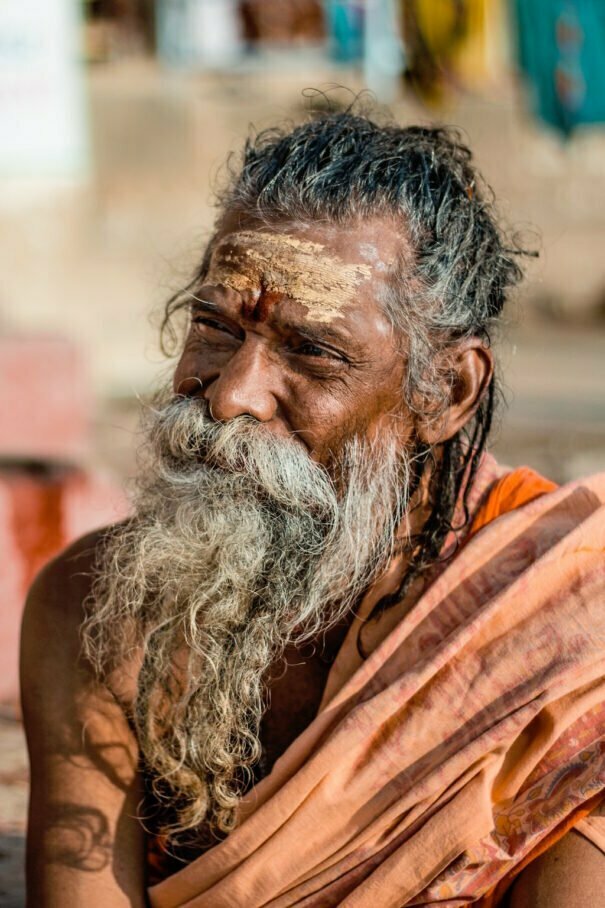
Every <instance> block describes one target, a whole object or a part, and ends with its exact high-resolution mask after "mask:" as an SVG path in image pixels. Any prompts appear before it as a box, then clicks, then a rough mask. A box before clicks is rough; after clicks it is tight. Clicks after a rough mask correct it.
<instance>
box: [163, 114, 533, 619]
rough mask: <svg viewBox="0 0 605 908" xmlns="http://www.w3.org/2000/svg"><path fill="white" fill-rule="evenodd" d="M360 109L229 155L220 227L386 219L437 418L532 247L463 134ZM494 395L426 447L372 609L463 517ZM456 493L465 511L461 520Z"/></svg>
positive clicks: (417, 405)
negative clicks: (411, 503)
mask: <svg viewBox="0 0 605 908" xmlns="http://www.w3.org/2000/svg"><path fill="white" fill-rule="evenodd" d="M354 106H355V105H353V106H352V107H351V108H349V109H348V110H347V111H344V112H342V111H340V112H338V111H337V112H323V113H320V114H319V115H317V114H316V115H313V116H312V118H311V119H310V120H309V121H308V122H305V123H303V124H302V125H299V126H296V127H295V128H292V129H289V130H284V129H269V130H265V131H263V132H260V133H259V134H257V135H254V136H252V137H250V138H249V139H248V140H247V141H246V143H245V146H244V149H243V154H242V155H241V157H240V158H238V159H235V158H232V159H231V160H230V161H229V164H228V174H229V180H228V182H227V185H226V188H225V189H224V190H223V191H222V192H221V193H220V194H219V195H218V208H219V215H218V218H217V222H216V233H215V236H216V235H217V233H218V232H219V231H220V229H221V225H222V223H223V222H224V220H225V218H226V217H227V216H228V215H233V214H234V213H235V214H239V215H241V218H242V221H245V220H246V219H251V220H252V221H253V222H258V223H260V224H262V225H268V226H277V227H279V226H285V225H288V224H297V223H298V224H309V223H314V222H316V223H322V224H334V225H341V226H343V227H346V226H348V225H351V224H353V223H359V222H362V221H363V220H364V219H369V218H379V217H382V218H386V219H388V220H389V222H390V223H391V224H392V225H393V229H394V230H396V231H398V232H399V234H400V236H401V240H402V253H401V256H400V259H399V261H398V262H397V263H396V264H395V265H394V267H393V269H392V272H391V275H390V281H389V282H388V291H387V292H386V293H385V295H384V298H383V299H382V300H381V303H382V305H383V307H384V310H385V312H386V313H387V315H388V317H389V319H390V320H391V323H392V325H393V326H394V328H395V329H397V330H398V331H399V332H400V335H401V336H402V337H403V338H404V339H405V343H406V354H407V370H406V377H405V387H404V389H403V390H404V393H405V398H406V402H407V405H408V407H410V409H411V411H412V412H413V413H414V414H416V416H417V417H418V419H424V420H426V418H427V414H429V415H430V419H431V420H435V421H437V420H439V418H440V417H441V416H443V414H444V412H445V410H446V409H447V406H448V403H449V401H450V399H451V394H452V390H453V387H454V381H455V376H454V374H453V372H452V370H451V368H450V369H448V365H447V364H448V356H447V354H448V352H450V353H451V352H453V351H455V348H456V347H457V345H458V344H460V343H461V342H462V341H464V339H466V338H469V337H478V338H480V339H481V340H482V341H483V342H484V343H485V345H486V346H489V345H490V344H491V335H492V331H493V328H494V326H495V324H496V322H497V320H498V317H499V316H500V314H501V312H502V309H503V307H504V304H505V301H506V299H507V297H508V296H509V293H510V291H511V289H512V288H513V287H514V286H515V285H516V284H517V283H518V282H519V281H520V280H521V278H522V275H523V272H522V269H521V267H520V263H519V261H520V256H524V255H535V253H534V252H531V251H529V250H527V249H524V248H523V246H522V245H521V244H520V242H519V241H518V239H517V238H516V237H514V236H508V235H507V233H506V232H505V230H504V229H503V228H502V227H501V226H500V224H499V219H498V216H497V213H496V211H495V207H494V199H493V193H492V191H491V190H490V188H489V187H488V186H487V185H486V184H485V183H484V181H483V179H482V177H481V176H480V174H479V173H478V171H477V170H476V168H475V167H474V165H473V163H472V154H471V152H470V150H469V148H468V147H467V146H466V145H465V144H464V141H463V139H462V136H461V134H460V132H459V131H457V130H456V129H453V128H449V127H427V126H407V127H400V126H398V125H396V124H395V123H393V122H386V123H381V122H378V121H377V119H376V118H375V117H373V116H372V115H371V114H367V113H365V112H362V113H358V112H355V111H354V109H353V108H354ZM213 240H214V237H213V238H211V240H210V243H209V245H208V248H207V250H206V254H205V256H204V259H203V261H202V263H201V265H200V268H199V269H198V271H197V273H196V274H195V276H194V278H193V280H192V282H191V283H190V284H189V285H188V286H187V287H186V288H185V289H184V290H183V291H180V292H179V293H177V294H175V296H174V297H173V298H172V299H171V300H169V301H168V304H167V307H166V310H165V315H164V321H163V326H162V327H163V330H165V331H167V332H168V333H169V335H170V339H171V340H172V341H174V340H175V338H176V335H175V334H174V330H173V329H172V327H171V320H172V316H173V315H174V313H175V312H176V311H177V310H179V309H181V308H184V307H186V306H187V305H188V303H189V296H190V294H191V291H192V289H193V287H194V286H195V285H196V284H197V283H198V281H200V280H201V279H203V277H204V274H205V272H206V270H207V268H208V263H209V259H210V255H211V252H212V248H213ZM450 362H451V360H450ZM497 396H498V385H497V378H496V376H494V377H493V378H492V380H491V382H490V384H489V387H488V388H487V389H486V392H485V394H484V396H483V399H482V400H481V401H480V403H479V406H478V408H477V410H476V412H475V415H474V417H473V418H472V419H471V420H470V422H469V423H467V425H466V426H464V428H463V429H462V430H461V431H459V432H458V433H457V434H456V435H455V436H454V437H453V438H450V439H448V440H447V441H445V442H443V443H441V444H439V445H437V446H435V447H433V448H430V447H428V446H426V445H423V444H421V443H420V442H417V449H416V457H415V462H416V476H415V482H416V485H419V484H420V480H421V478H422V477H423V475H425V476H426V474H425V471H426V470H430V471H431V474H430V481H429V499H430V513H429V517H428V519H427V520H426V522H425V524H424V526H423V528H422V530H421V531H420V533H419V534H418V535H416V536H415V537H414V538H413V539H412V540H410V543H409V545H410V553H409V554H410V567H409V569H408V572H407V574H406V577H405V578H404V580H403V583H402V585H401V587H400V589H399V590H397V591H396V592H395V593H394V594H392V595H391V596H388V597H385V598H384V599H382V600H381V601H380V602H379V603H378V605H377V606H376V607H375V611H374V612H373V616H374V615H375V614H376V613H377V612H379V611H382V610H384V609H385V608H388V607H390V606H391V605H393V604H395V603H397V602H399V601H400V600H401V598H402V596H403V595H404V594H405V592H406V590H407V588H408V587H409V585H410V583H411V581H412V580H413V579H414V578H415V577H417V576H418V575H419V574H422V573H423V572H424V571H426V570H427V568H429V567H430V566H431V565H433V564H434V563H435V562H436V561H437V560H438V559H439V558H440V556H441V553H442V547H443V543H444V540H445V539H446V537H447V535H448V534H449V533H450V532H451V531H452V530H453V531H454V532H455V533H456V534H461V533H462V531H463V530H464V529H465V527H466V526H467V525H468V523H469V519H470V518H469V508H468V494H469V491H470V488H471V486H472V481H473V478H474V476H475V474H476V471H477V468H478V465H479V463H480V461H481V457H482V454H483V452H484V451H485V448H486V444H487V439H488V435H489V431H490V427H491V425H492V421H493V417H494V407H495V402H496V400H497ZM459 502H461V503H462V509H461V510H462V518H461V520H460V521H459V523H458V524H457V525H454V520H455V514H456V513H459V511H457V504H458V503H459ZM371 617H372V616H371Z"/></svg>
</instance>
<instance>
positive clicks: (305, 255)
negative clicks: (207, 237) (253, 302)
mask: <svg viewBox="0 0 605 908" xmlns="http://www.w3.org/2000/svg"><path fill="white" fill-rule="evenodd" d="M309 233H311V235H309ZM378 239H379V238H378V237H374V236H372V235H371V232H370V235H369V236H368V235H366V233H365V232H361V233H360V235H359V237H356V236H351V235H347V234H345V233H343V231H342V230H335V229H332V230H328V229H325V228H324V229H323V230H317V229H316V230H314V231H312V232H311V231H307V232H305V231H298V232H297V233H296V234H294V233H289V232H275V231H266V230H265V231H263V230H236V231H233V232H231V233H228V234H226V235H224V236H222V237H220V238H219V240H218V241H217V243H216V245H215V247H214V249H213V253H212V257H211V260H210V268H209V271H208V274H207V278H206V279H207V280H208V281H209V282H211V283H218V284H221V285H223V286H226V287H228V288H230V289H233V290H235V291H237V292H240V293H243V292H252V293H254V294H261V293H272V294H276V295H278V296H283V297H287V298H289V299H292V300H295V301H296V302H298V303H300V304H301V305H303V306H304V307H305V309H306V310H307V315H308V317H309V318H310V319H312V320H315V321H332V320H333V319H334V318H336V317H338V315H340V314H341V313H342V311H343V309H344V308H345V307H347V305H350V304H352V303H353V302H354V301H355V300H356V299H357V298H358V296H359V293H360V290H364V291H365V294H366V295H367V294H372V293H373V292H375V291H377V290H378V286H377V285H378V284H379V283H383V282H384V281H385V280H386V277H387V274H388V273H389V271H390V267H391V265H392V264H393V260H394V250H393V249H390V248H389V249H387V254H386V255H385V254H384V252H383V250H382V249H381V246H380V244H379V243H378Z"/></svg>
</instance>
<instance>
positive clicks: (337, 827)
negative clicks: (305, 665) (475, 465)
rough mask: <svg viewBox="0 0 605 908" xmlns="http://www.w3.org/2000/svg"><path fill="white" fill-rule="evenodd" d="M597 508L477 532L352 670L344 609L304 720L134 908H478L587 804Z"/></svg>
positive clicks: (603, 582) (572, 503) (591, 768)
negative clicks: (203, 842) (201, 840)
mask: <svg viewBox="0 0 605 908" xmlns="http://www.w3.org/2000/svg"><path fill="white" fill-rule="evenodd" d="M495 476H496V472H495V467H494V462H493V461H491V459H490V460H489V461H488V462H487V463H486V464H484V467H483V470H482V472H481V475H480V477H479V480H478V482H477V483H476V488H475V489H474V495H475V506H477V504H478V503H479V499H481V496H483V498H485V492H486V490H488V489H489V486H490V485H491V484H493V481H494V478H495ZM604 502H605V474H603V475H600V476H596V477H593V478H591V479H587V480H583V481H581V482H576V483H572V484H570V485H567V486H564V487H562V488H559V489H556V490H554V491H549V492H548V493H547V494H543V495H541V496H540V497H538V498H536V499H534V500H533V501H530V502H529V503H528V504H525V505H523V506H522V507H517V508H516V509H515V510H512V511H509V512H508V513H505V514H504V515H502V516H500V517H499V518H498V519H497V520H492V521H491V522H489V523H487V525H485V526H483V527H482V529H480V530H479V531H478V532H476V533H474V534H473V535H472V538H470V539H469V540H467V542H466V544H465V545H464V546H463V547H462V549H461V551H459V552H458V553H457V555H456V557H455V558H453V559H452V560H451V561H450V562H449V564H448V566H447V567H446V568H445V570H443V572H442V573H441V574H440V575H439V576H438V577H437V579H436V580H434V582H433V583H432V584H431V585H430V586H429V587H428V589H427V590H426V591H425V592H424V593H423V594H422V596H421V597H420V599H419V600H418V601H417V603H416V604H415V605H414V606H413V607H412V608H411V609H410V610H409V611H408V612H407V613H400V614H399V615H397V614H396V609H393V610H391V612H386V613H385V615H384V616H383V618H381V619H380V620H379V621H378V622H372V623H369V624H367V625H366V626H365V627H364V649H365V650H366V651H368V650H369V651H370V655H369V657H368V658H367V659H366V660H365V661H362V660H361V658H360V656H359V654H358V652H357V648H356V646H355V638H356V636H357V633H358V631H359V628H360V622H363V620H364V615H367V614H368V612H369V610H370V607H371V603H370V604H368V605H366V606H365V608H364V605H363V604H362V606H361V608H360V615H359V618H358V619H356V621H355V622H354V623H353V625H352V627H351V630H350V631H349V634H348V635H347V638H346V639H345V641H344V643H343V645H342V647H341V650H340V651H339V654H338V656H337V659H336V662H335V663H334V665H333V667H332V670H331V673H330V676H329V678H328V682H327V686H326V691H325V694H324V698H323V701H322V704H321V707H320V710H319V713H318V715H317V717H316V719H315V720H314V721H313V722H312V723H311V725H310V726H309V727H308V728H307V729H306V730H305V731H304V732H303V734H301V735H300V736H299V737H298V738H297V739H296V740H295V741H294V743H293V744H292V745H291V746H290V747H289V748H288V750H287V751H286V752H285V754H284V755H283V756H282V757H281V758H280V759H279V760H278V761H277V763H276V764H275V766H274V768H273V771H272V772H271V773H270V775H268V776H267V777H266V778H265V779H263V780H262V781H261V782H260V783H259V784H258V785H256V786H255V788H254V789H252V791H251V792H250V793H249V794H248V795H247V796H246V798H245V799H244V800H243V802H242V805H241V812H240V817H239V822H238V826H237V828H236V829H235V831H234V832H233V833H231V835H230V836H229V837H228V838H227V839H226V840H225V841H224V842H222V843H220V844H219V845H217V846H215V847H214V848H212V849H211V850H210V851H208V852H206V853H205V854H203V855H202V856H201V857H200V858H198V859H196V860H195V861H193V862H192V863H191V864H189V865H187V866H186V867H184V868H183V869H182V870H180V871H178V872H177V873H176V874H174V875H173V876H171V877H169V878H168V879H166V880H164V881H162V882H161V883H159V884H157V885H155V886H153V887H151V888H150V889H149V897H150V902H151V905H152V906H153V908H234V906H242V908H261V906H262V908H289V906H294V905H296V906H301V908H302V906H304V908H320V906H321V908H328V906H332V905H343V906H346V908H357V906H362V908H403V906H406V908H407V906H419V905H424V906H427V905H438V906H441V908H446V906H447V908H455V906H462V905H468V904H469V902H474V903H476V904H477V905H482V906H488V905H490V906H491V905H495V904H497V902H498V900H499V896H500V894H501V893H502V891H503V889H504V888H506V886H507V885H508V884H509V883H510V880H511V879H512V877H513V876H514V875H515V873H516V872H517V871H518V870H519V869H521V868H522V867H523V866H525V864H527V863H528V861H529V860H531V859H532V858H533V857H535V856H536V855H537V854H539V853H540V851H542V850H544V849H545V848H546V847H549V845H550V844H552V842H553V841H556V839H557V838H558V837H560V835H562V834H563V833H564V832H565V831H566V830H567V829H568V828H570V827H571V826H572V825H574V824H575V823H577V822H579V821H580V820H581V818H582V817H584V816H586V814H588V813H589V812H590V811H591V810H592V809H593V808H595V807H597V806H598V805H599V803H600V802H601V801H602V800H603V798H604V797H605V566H604V561H603V550H604V548H605V507H604ZM479 510H480V509H479ZM393 613H395V614H393ZM366 632H367V635H366Z"/></svg>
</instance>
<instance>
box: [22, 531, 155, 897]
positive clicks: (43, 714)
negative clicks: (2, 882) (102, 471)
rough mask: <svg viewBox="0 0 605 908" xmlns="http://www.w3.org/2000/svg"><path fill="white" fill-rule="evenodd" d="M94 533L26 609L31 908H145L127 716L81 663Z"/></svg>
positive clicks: (47, 578) (52, 568) (49, 573)
mask: <svg viewBox="0 0 605 908" xmlns="http://www.w3.org/2000/svg"><path fill="white" fill-rule="evenodd" d="M96 542H97V539H96V537H95V536H89V537H87V538H85V539H84V540H81V541H80V542H79V543H76V545H75V546H72V548H71V549H70V550H68V552H67V553H65V554H63V555H62V556H60V557H59V558H58V559H57V560H56V561H54V562H53V563H51V564H50V565H49V566H48V567H47V568H46V569H45V570H44V571H43V572H42V574H41V575H40V576H39V577H38V579H37V580H36V582H35V583H34V585H33V587H32V590H31V592H30V595H29V598H28V602H27V605H26V610H25V616H24V622H23V631H22V643H21V674H22V696H23V715H24V720H25V729H26V735H27V742H28V749H29V754H30V763H31V796H30V808H29V829H28V836H27V886H28V902H27V904H28V905H29V906H32V908H33V906H35V908H65V906H66V905H69V906H71V908H79V906H82V908H143V906H145V905H146V904H147V902H146V897H145V860H144V849H145V836H144V833H143V830H142V828H141V826H140V824H139V822H138V820H137V819H136V814H137V807H138V804H139V801H140V798H141V785H140V779H139V774H138V772H137V760H138V748H137V744H136V741H135V739H134V736H133V734H132V732H131V730H130V728H129V726H128V724H127V722H126V719H125V716H124V712H123V710H122V708H121V707H120V706H119V705H118V703H117V701H116V700H115V699H114V697H113V696H112V694H111V693H110V692H109V691H108V690H107V688H105V687H104V686H103V685H100V684H99V683H98V682H97V681H96V680H95V679H94V677H93V674H92V672H91V671H90V670H89V669H88V668H87V666H86V665H84V664H83V662H82V660H81V659H80V641H79V634H78V629H79V626H80V623H81V620H82V615H83V611H82V602H83V600H84V599H85V597H86V595H87V594H88V591H89V584H90V581H89V579H88V577H86V576H83V574H82V572H87V571H88V570H90V566H91V562H92V552H93V550H94V547H95V545H96Z"/></svg>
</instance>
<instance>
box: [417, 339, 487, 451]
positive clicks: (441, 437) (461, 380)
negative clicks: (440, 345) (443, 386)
mask: <svg viewBox="0 0 605 908" xmlns="http://www.w3.org/2000/svg"><path fill="white" fill-rule="evenodd" d="M447 356H448V373H449V375H450V376H451V379H452V384H451V391H450V402H449V404H448V406H447V408H446V410H445V412H444V413H442V414H441V415H440V416H439V417H438V418H437V419H433V420H429V421H426V422H425V421H423V422H422V423H421V424H420V426H418V429H417V431H418V436H419V437H420V439H421V440H422V441H424V442H426V444H428V445H436V444H439V443H441V442H444V441H447V440H448V438H453V436H454V435H455V434H456V433H457V432H458V431H459V430H460V429H461V428H462V427H463V426H464V425H465V423H467V422H468V421H469V419H471V417H472V416H473V415H474V413H475V411H476V409H477V407H478V406H479V404H480V403H481V399H482V397H483V395H484V394H485V392H486V391H487V388H488V387H489V383H490V381H491V380H492V376H493V374H494V355H493V353H492V351H491V350H490V348H489V347H486V346H485V344H484V343H483V341H482V340H480V338H478V337H469V338H466V339H465V340H464V341H462V342H461V343H460V344H458V345H457V346H456V347H454V348H453V349H451V350H449V351H448V354H447Z"/></svg>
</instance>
